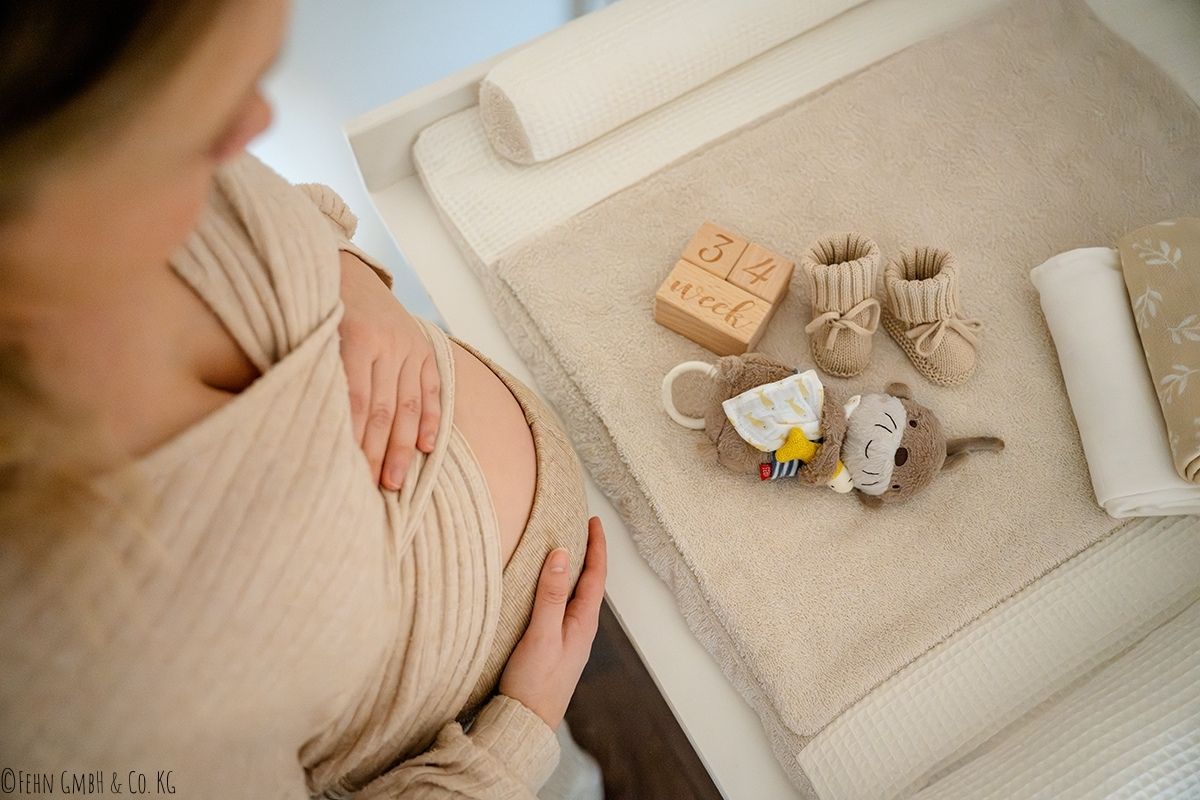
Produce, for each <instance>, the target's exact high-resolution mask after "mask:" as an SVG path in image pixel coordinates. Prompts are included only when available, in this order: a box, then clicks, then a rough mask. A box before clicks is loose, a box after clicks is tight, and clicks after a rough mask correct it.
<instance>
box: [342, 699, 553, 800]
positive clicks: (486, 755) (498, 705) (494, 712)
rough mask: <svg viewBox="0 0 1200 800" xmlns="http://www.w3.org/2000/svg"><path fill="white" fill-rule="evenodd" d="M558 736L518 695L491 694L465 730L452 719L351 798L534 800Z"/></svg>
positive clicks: (549, 768) (547, 773) (550, 763)
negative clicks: (417, 752)
mask: <svg viewBox="0 0 1200 800" xmlns="http://www.w3.org/2000/svg"><path fill="white" fill-rule="evenodd" d="M558 757H559V748H558V739H557V738H556V737H555V735H554V731H553V730H551V729H550V726H549V725H547V724H546V723H545V722H544V721H543V720H542V719H541V717H539V716H537V715H536V714H535V713H533V712H532V711H530V710H529V708H527V707H526V706H525V705H523V704H522V703H521V702H520V701H518V700H514V699H513V698H511V697H506V696H504V695H497V696H496V697H494V698H493V699H492V700H491V701H490V702H488V704H487V705H486V706H484V707H483V710H482V711H480V712H479V716H477V717H476V718H475V722H474V724H472V725H471V728H470V730H469V731H468V732H464V731H463V729H462V727H461V726H460V725H459V724H458V723H456V722H452V723H450V724H448V725H446V726H445V727H444V728H442V730H441V731H440V732H439V733H438V736H437V740H436V741H435V742H434V744H433V746H432V747H431V748H430V749H429V750H427V751H425V752H424V753H421V754H420V755H417V756H414V757H413V758H410V759H409V760H407V761H404V762H402V763H401V764H399V765H398V766H396V767H394V768H393V769H391V770H389V771H388V772H385V773H384V774H383V775H381V776H379V777H378V778H376V779H375V780H374V781H372V782H371V783H369V784H367V785H366V786H365V787H363V789H362V791H360V792H359V793H357V794H356V795H355V798H356V800H384V798H388V799H389V800H393V799H402V800H410V798H411V799H412V800H426V799H428V800H448V799H449V798H466V799H467V800H536V798H537V792H538V790H539V789H541V787H542V784H544V783H545V782H546V779H547V778H549V777H550V773H552V772H553V771H554V768H555V767H556V766H557V765H558Z"/></svg>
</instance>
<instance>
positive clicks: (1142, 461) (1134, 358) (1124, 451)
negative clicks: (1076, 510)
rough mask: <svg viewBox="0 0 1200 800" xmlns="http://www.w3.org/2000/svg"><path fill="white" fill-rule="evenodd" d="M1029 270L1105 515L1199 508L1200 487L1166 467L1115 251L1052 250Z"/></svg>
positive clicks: (1163, 436)
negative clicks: (1039, 263)
mask: <svg viewBox="0 0 1200 800" xmlns="http://www.w3.org/2000/svg"><path fill="white" fill-rule="evenodd" d="M1030 279H1031V280H1032V281H1033V284H1034V286H1036V287H1037V290H1038V292H1039V293H1040V294H1041V301H1042V310H1043V312H1044V313H1045V315H1046V323H1047V325H1048V326H1049V328H1050V334H1051V336H1053V337H1054V345H1055V348H1056V349H1057V350H1058V360H1059V364H1060V365H1061V367H1062V374H1063V381H1064V382H1065V383H1066V387H1067V395H1068V396H1069V398H1070V401H1071V409H1072V410H1073V411H1074V413H1075V423H1076V425H1077V426H1078V428H1079V438H1080V441H1081V442H1082V443H1083V452H1084V456H1085V457H1086V458H1087V462H1088V469H1089V471H1090V472H1091V476H1092V487H1093V488H1094V489H1095V492H1096V500H1097V501H1098V502H1099V503H1100V505H1101V506H1103V507H1104V510H1105V511H1107V512H1108V513H1109V514H1110V515H1112V516H1113V517H1117V518H1124V517H1154V516H1170V515H1174V514H1195V513H1200V486H1196V485H1195V484H1192V483H1188V482H1187V481H1185V480H1183V479H1182V478H1180V477H1179V475H1178V474H1176V472H1175V467H1174V464H1173V463H1172V460H1171V450H1170V448H1169V447H1168V444H1167V430H1166V426H1165V424H1164V423H1163V417H1162V410H1161V409H1160V408H1159V404H1158V398H1157V396H1156V395H1155V393H1154V385H1153V383H1152V382H1151V379H1150V372H1149V370H1148V369H1147V367H1146V357H1145V354H1144V353H1143V352H1142V346H1141V341H1140V340H1139V338H1138V333H1137V328H1136V327H1135V326H1134V319H1133V311H1132V310H1131V308H1130V305H1129V296H1128V294H1127V293H1126V291H1125V281H1124V279H1123V277H1122V274H1121V260H1120V257H1119V256H1118V254H1117V251H1116V250H1114V249H1112V248H1109V247H1084V248H1080V249H1077V250H1069V251H1067V252H1065V253H1061V254H1060V255H1057V256H1054V257H1053V258H1051V259H1049V260H1047V261H1046V262H1045V263H1044V264H1041V265H1040V266H1038V267H1036V268H1034V270H1033V271H1032V272H1031V273H1030Z"/></svg>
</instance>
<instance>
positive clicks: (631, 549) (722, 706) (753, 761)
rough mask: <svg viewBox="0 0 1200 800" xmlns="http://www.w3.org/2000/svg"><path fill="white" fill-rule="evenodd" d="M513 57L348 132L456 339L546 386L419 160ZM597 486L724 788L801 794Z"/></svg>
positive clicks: (618, 557) (626, 601)
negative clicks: (425, 136) (439, 124)
mask: <svg viewBox="0 0 1200 800" xmlns="http://www.w3.org/2000/svg"><path fill="white" fill-rule="evenodd" d="M510 52H511V51H510ZM507 54H508V53H503V54H501V55H499V56H496V58H494V59H490V60H488V61H484V62H481V63H479V64H476V65H474V66H472V67H468V68H467V69H465V70H462V71H461V72H458V73H456V74H454V75H451V76H449V77H447V78H445V79H443V80H441V81H438V82H437V83H434V84H431V85H430V86H427V87H425V88H424V89H420V90H418V91H416V92H413V93H411V94H409V95H406V96H404V97H401V98H399V99H398V100H396V101H394V102H392V103H390V104H388V105H386V106H383V107H381V108H378V109H375V110H374V111H371V112H368V113H367V114H365V115H363V116H360V117H358V118H356V119H353V120H350V121H349V122H347V123H346V125H345V126H344V130H345V132H346V135H347V138H348V140H349V142H350V146H351V149H352V150H353V152H354V157H355V161H356V162H357V164H358V166H359V171H360V174H361V176H362V178H363V182H364V184H365V185H366V188H367V191H368V193H369V194H370V196H371V200H372V202H373V203H374V204H375V207H376V209H377V210H378V212H379V215H380V218H381V219H382V220H383V223H384V226H385V227H386V228H387V230H388V233H389V235H390V236H391V237H392V239H393V241H394V242H395V243H396V246H397V247H398V248H399V249H400V252H401V253H403V254H404V257H405V259H407V260H408V262H409V264H410V265H411V266H412V268H413V269H414V270H415V271H416V273H417V275H418V277H419V278H420V280H421V283H422V284H423V285H424V287H425V289H426V291H428V293H429V296H430V298H431V299H432V300H433V303H434V306H435V307H436V308H437V310H438V312H439V313H440V314H441V315H442V318H443V319H444V320H445V322H446V325H447V327H448V328H449V330H450V332H451V333H453V334H454V335H455V336H457V337H459V338H461V339H463V340H464V341H468V342H470V343H471V344H472V345H473V346H475V347H477V348H478V349H479V350H480V351H482V352H483V353H485V354H486V355H487V356H488V357H489V358H492V359H493V360H495V361H496V362H497V363H498V364H500V365H501V366H503V367H504V368H505V369H507V370H509V371H510V372H512V374H513V375H514V376H516V377H517V378H518V379H520V380H522V381H524V382H526V383H528V384H529V385H531V386H535V387H536V385H537V384H536V381H534V380H533V377H532V375H531V374H530V372H529V369H528V368H527V367H526V366H525V364H524V363H523V362H522V360H521V358H520V356H519V355H518V354H517V352H516V350H515V349H514V348H513V347H512V344H511V343H510V342H509V341H508V338H507V337H506V336H505V334H504V332H503V330H502V329H501V327H500V325H499V323H498V322H497V320H496V317H495V315H494V314H493V313H492V311H491V308H490V307H489V306H488V303H487V300H486V297H485V295H484V292H483V287H482V285H481V284H480V283H479V281H478V280H477V279H476V278H475V276H474V274H473V273H472V272H471V268H470V267H469V266H468V264H467V262H466V260H465V258H464V257H463V256H462V254H461V253H459V251H458V249H457V247H456V246H455V244H454V241H453V239H452V238H451V236H450V234H449V232H448V231H447V230H446V229H445V227H444V226H443V224H442V222H441V220H440V219H439V217H438V214H437V212H436V211H435V209H434V207H433V204H432V202H431V201H430V199H429V196H428V194H427V193H426V192H425V188H424V186H423V185H422V184H421V181H420V179H419V178H418V177H417V175H416V174H415V170H414V168H413V165H412V160H411V156H410V152H411V148H412V143H413V142H414V141H415V140H416V136H417V134H418V133H420V131H421V130H422V129H423V128H424V127H425V126H427V125H429V124H430V123H432V122H434V121H435V120H437V119H440V118H441V117H444V116H446V115H448V114H452V113H454V112H455V111H459V110H462V109H464V108H468V107H470V106H472V105H474V104H475V103H476V102H477V87H478V83H479V81H480V79H481V78H482V77H483V76H484V75H485V74H486V73H487V71H488V69H489V68H490V66H491V64H493V63H494V62H495V61H497V60H499V59H500V58H503V57H504V56H506V55H507ZM585 483H586V488H587V496H588V503H589V507H590V509H591V513H593V514H595V515H597V516H599V517H600V519H601V520H602V521H603V523H604V530H605V532H606V533H607V536H608V557H609V571H608V583H607V590H606V592H605V595H606V597H607V599H608V603H609V606H610V607H611V608H612V610H613V612H614V614H615V615H616V617H617V619H618V620H619V621H620V623H621V627H622V628H623V629H624V630H625V633H626V635H627V636H628V637H629V640H630V641H631V642H632V643H633V646H634V648H635V649H636V650H637V652H638V654H639V655H640V656H641V659H642V662H643V663H644V664H645V665H646V669H647V670H648V671H649V673H650V675H651V677H652V678H653V679H654V682H655V684H656V685H657V686H658V688H659V691H660V692H661V693H662V695H663V697H664V698H665V699H666V701H667V703H668V705H669V706H670V707H671V710H672V711H673V712H674V714H675V717H676V719H677V720H678V721H679V724H680V726H681V727H682V728H683V731H684V732H685V733H686V735H687V737H688V739H689V740H690V741H691V743H692V746H693V747H694V748H695V750H696V753H697V754H698V755H699V756H700V759H701V761H702V762H703V763H704V766H705V768H706V769H707V770H708V772H709V775H710V776H711V778H712V780H713V783H714V784H716V786H717V788H718V789H719V790H720V792H721V793H722V795H723V796H724V797H726V798H728V799H729V800H775V799H776V798H797V797H799V796H800V795H799V793H798V792H797V790H796V788H795V787H794V786H793V785H792V784H791V782H790V781H789V779H788V777H787V775H786V774H785V773H784V771H783V768H782V767H781V766H780V764H779V762H778V761H776V760H775V757H774V755H773V754H772V750H771V745H770V742H769V741H768V740H767V734H766V731H765V730H764V729H763V726H762V723H761V722H760V721H759V719H758V717H757V715H756V714H755V712H754V711H753V710H752V709H751V708H750V706H749V705H747V704H746V703H745V701H744V700H742V698H741V696H740V695H739V694H738V692H737V690H736V689H734V687H733V686H732V685H731V684H730V683H729V681H728V680H727V679H726V678H725V676H724V675H723V674H722V672H721V670H720V667H718V665H717V663H716V661H714V660H713V658H712V657H711V656H710V655H709V654H708V652H707V651H706V650H705V649H704V647H703V646H702V645H701V644H700V642H699V641H698V640H697V639H696V638H695V636H693V634H692V632H691V630H689V629H688V627H687V623H686V622H685V621H684V618H683V615H682V613H681V612H680V611H679V608H678V606H677V605H676V604H675V598H674V596H673V595H672V594H671V591H670V589H669V588H668V587H667V586H666V584H664V583H663V582H662V581H661V580H660V579H659V577H658V576H657V575H655V574H654V571H653V570H652V569H651V568H650V565H649V564H648V563H647V562H646V561H645V560H644V559H643V558H642V557H641V555H640V554H639V553H638V551H637V546H636V544H635V543H634V541H633V538H632V535H631V534H630V532H629V530H628V529H627V528H626V526H625V524H624V522H623V521H622V520H621V518H620V516H619V515H618V514H617V512H616V510H615V509H614V508H613V506H612V504H611V503H610V502H609V501H608V499H607V498H606V497H605V496H604V495H603V494H602V493H601V492H600V490H599V489H598V488H597V486H596V484H595V482H594V481H593V480H592V479H591V477H590V476H587V477H586V478H585Z"/></svg>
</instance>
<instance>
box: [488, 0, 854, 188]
mask: <svg viewBox="0 0 1200 800" xmlns="http://www.w3.org/2000/svg"><path fill="white" fill-rule="evenodd" d="M860 2H862V0H813V2H807V3H798V2H796V1H795V0H739V1H738V2H736V3H734V2H729V1H728V0H652V1H651V0H620V2H617V3H614V4H613V5H611V6H608V7H607V8H604V9H601V10H600V11H597V12H594V13H592V14H588V15H587V16H584V17H581V18H579V19H577V20H574V21H573V22H570V23H568V24H567V25H565V26H563V27H562V28H559V29H558V30H556V31H554V32H552V33H550V34H548V35H547V36H545V37H543V38H542V39H539V40H538V41H536V42H534V43H533V44H531V45H529V46H528V47H526V48H523V49H521V50H518V51H517V52H515V53H513V54H512V55H511V56H509V57H508V58H506V59H504V60H503V61H501V62H500V63H499V64H497V65H496V66H495V67H494V68H493V69H492V71H491V72H489V73H488V75H487V77H486V78H484V80H483V82H482V83H481V84H480V93H479V114H480V119H481V121H482V122H483V126H484V130H485V131H486V133H487V136H488V139H489V141H490V142H491V144H492V147H494V148H495V150H496V152H498V153H500V155H502V156H504V157H505V158H507V159H509V160H511V161H515V162H517V163H518V164H533V163H537V162H539V161H546V160H548V159H551V158H555V157H557V156H560V155H562V154H563V153H568V152H570V151H572V150H574V149H576V148H578V147H582V146H583V145H585V144H587V143H588V142H590V141H593V140H594V139H596V138H598V137H600V136H603V135H604V134H605V133H608V132H609V131H611V130H614V129H616V128H618V127H620V126H621V125H623V124H625V123H626V122H628V121H630V120H632V119H634V118H635V117H639V116H641V115H642V114H645V113H646V112H648V111H652V110H653V109H655V108H657V107H658V106H660V105H663V104H664V103H667V102H669V101H671V100H674V99H675V98H677V97H679V96H680V95H683V94H685V93H686V92H688V91H691V90H692V89H694V88H696V87H697V86H700V85H701V84H703V83H705V82H707V81H709V80H711V79H712V78H715V77H716V76H718V75H720V74H722V73H724V72H727V71H729V70H731V69H733V68H735V67H737V66H738V65H740V64H743V63H745V62H746V61H749V60H750V59H752V58H754V57H755V56H758V55H760V54H762V53H764V52H766V51H767V50H769V49H771V48H773V47H775V46H776V45H779V44H782V43H783V42H785V41H787V40H789V39H792V38H794V37H796V36H799V35H800V34H801V33H804V32H805V31H807V30H811V29H812V28H815V27H816V26H817V25H820V24H821V23H823V22H825V21H826V20H828V19H831V18H833V17H835V16H837V15H838V14H840V13H841V12H843V11H845V10H846V9H848V8H851V7H853V6H856V5H858V4H859V3H860Z"/></svg>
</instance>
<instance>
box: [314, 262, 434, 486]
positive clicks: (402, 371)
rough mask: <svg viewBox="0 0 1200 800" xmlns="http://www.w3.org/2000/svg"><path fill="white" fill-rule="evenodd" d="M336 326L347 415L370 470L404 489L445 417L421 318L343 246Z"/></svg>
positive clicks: (384, 481)
mask: <svg viewBox="0 0 1200 800" xmlns="http://www.w3.org/2000/svg"><path fill="white" fill-rule="evenodd" d="M340 255H341V263H342V292H341V296H342V302H343V303H344V304H345V306H346V312H345V315H344V316H343V317H342V321H341V324H340V325H339V326H338V332H339V333H340V334H341V339H342V343H341V352H342V364H343V366H344V368H345V370H346V380H347V382H348V383H349V384H350V417H351V420H352V422H353V425H354V436H355V438H356V439H357V440H358V442H359V444H360V445H362V449H363V452H364V453H365V454H366V456H367V463H368V464H369V465H370V467H371V474H372V475H373V476H374V477H375V480H377V481H378V482H379V484H380V485H381V486H383V487H384V488H385V489H399V488H400V487H401V486H402V485H403V483H404V476H405V475H406V474H407V473H408V465H409V464H410V463H411V462H412V458H413V453H414V452H415V450H414V448H419V449H420V450H421V451H422V452H425V453H428V452H430V451H432V450H433V442H434V439H435V437H436V436H437V429H438V421H439V419H440V418H441V402H440V399H441V378H440V376H439V375H438V371H437V362H436V361H435V360H434V356H433V349H432V348H431V347H430V345H429V341H428V340H427V339H426V338H425V334H424V333H422V332H421V328H420V326H419V325H418V323H417V321H416V320H415V319H414V318H413V317H412V315H411V314H409V313H408V312H407V311H405V310H404V306H402V305H400V303H399V302H398V301H397V300H396V298H395V296H394V295H393V294H392V293H391V290H389V289H388V287H387V286H386V285H384V283H383V281H381V280H380V279H379V276H378V275H376V274H375V272H374V271H373V270H372V269H371V268H370V267H369V266H367V265H366V264H365V263H364V262H363V261H362V259H360V258H358V257H357V256H355V255H354V254H352V253H347V252H346V251H344V250H343V251H342V252H341V253H340Z"/></svg>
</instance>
